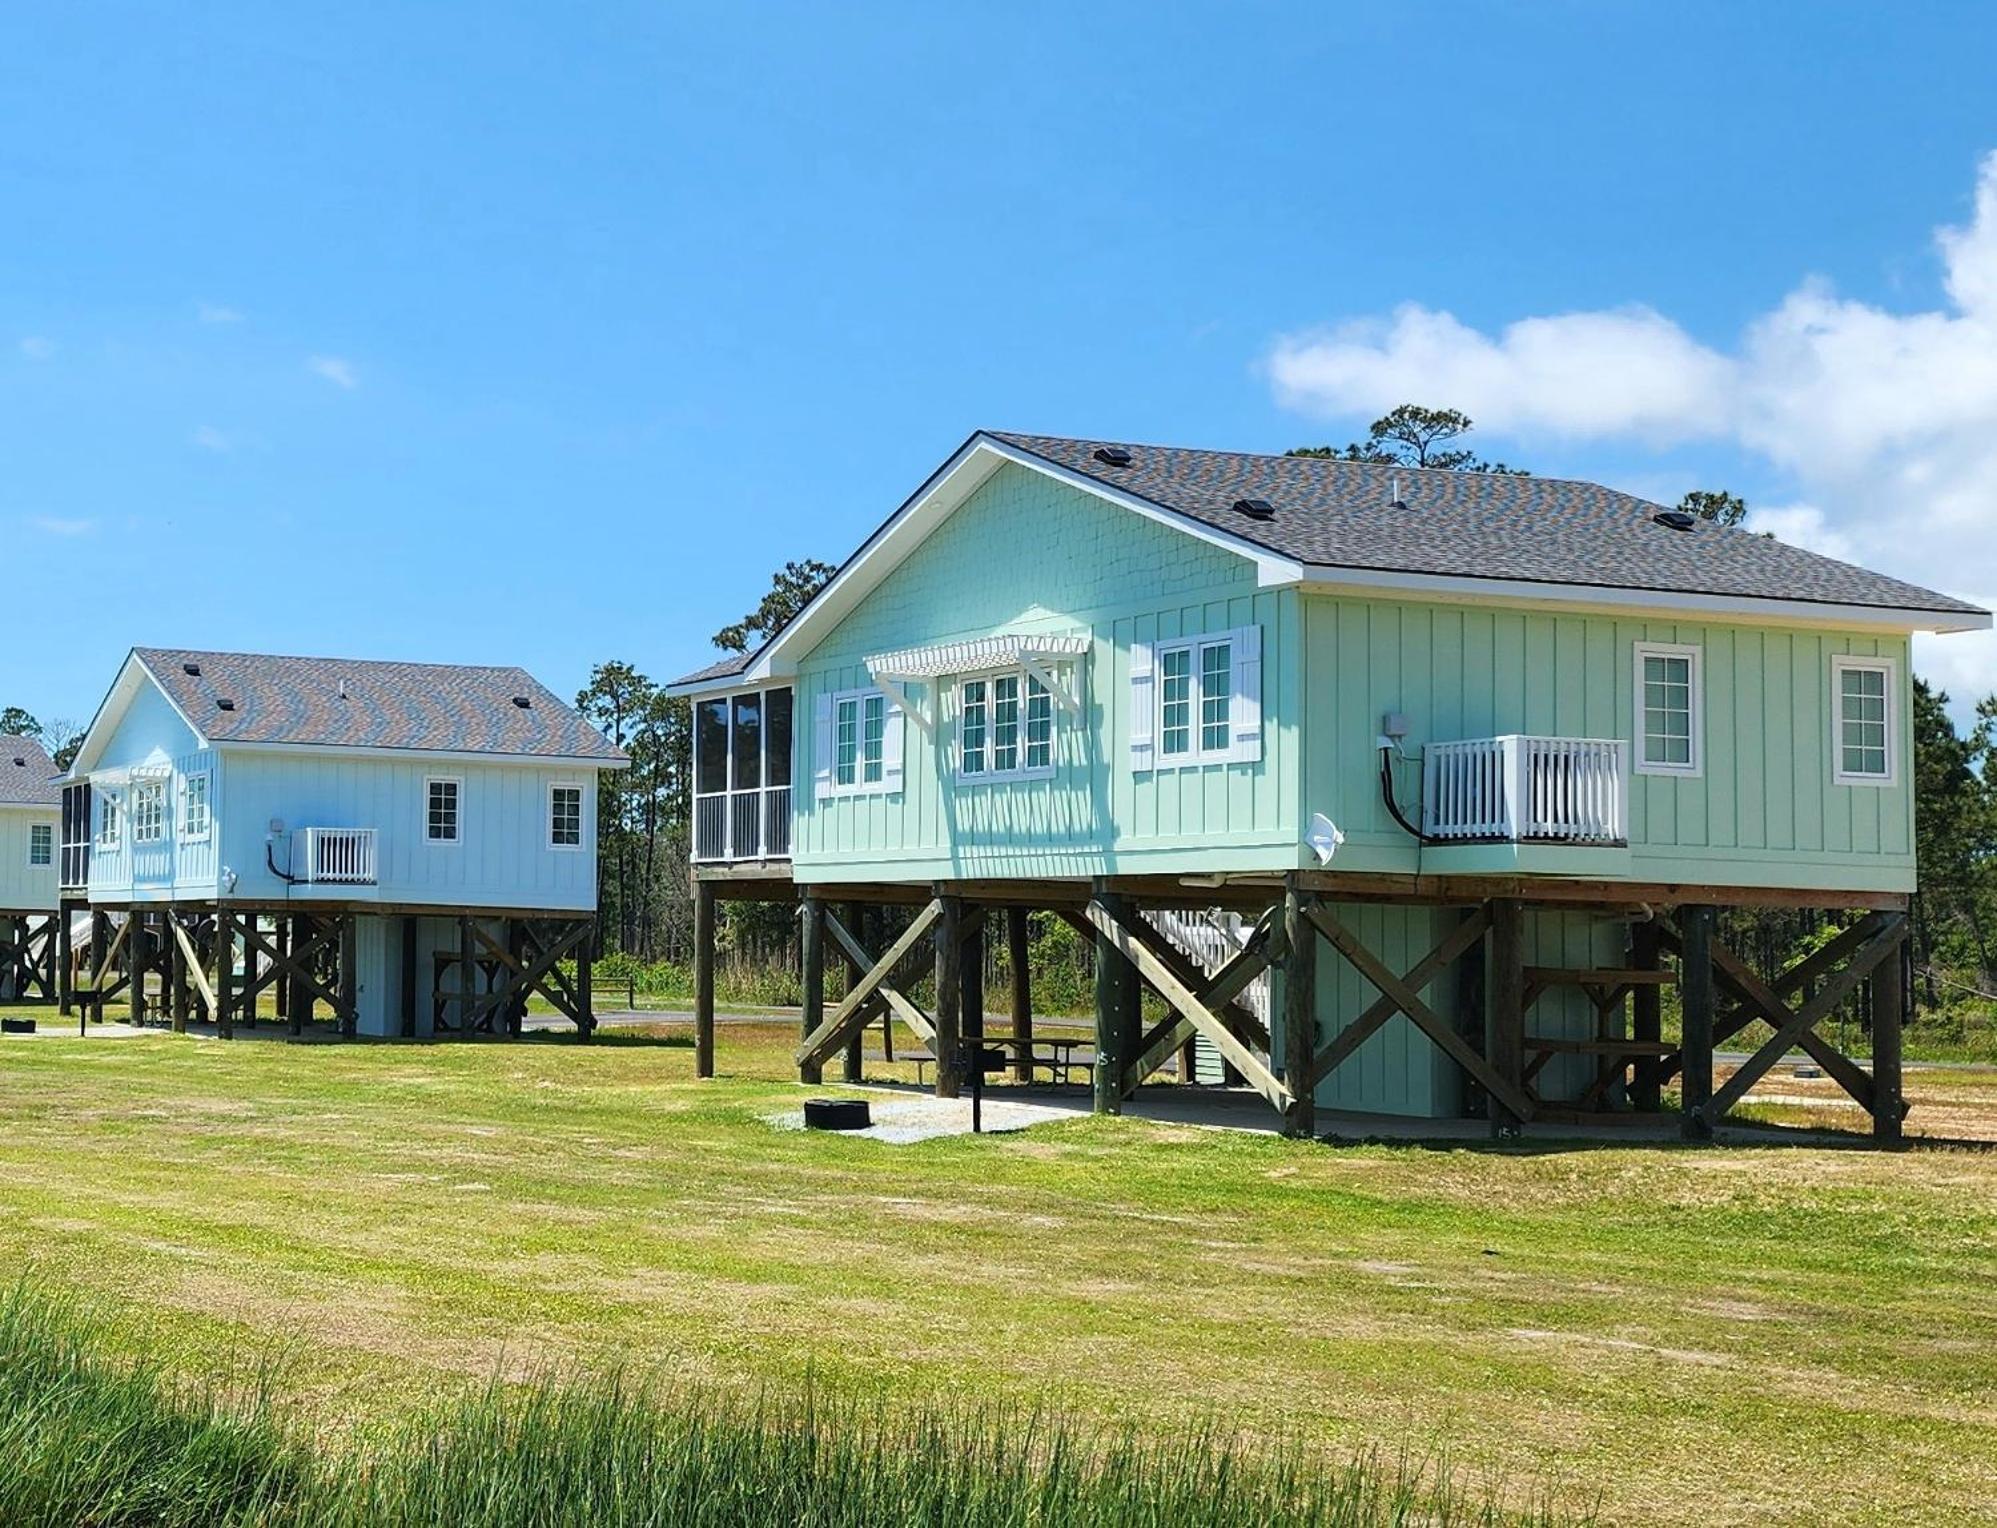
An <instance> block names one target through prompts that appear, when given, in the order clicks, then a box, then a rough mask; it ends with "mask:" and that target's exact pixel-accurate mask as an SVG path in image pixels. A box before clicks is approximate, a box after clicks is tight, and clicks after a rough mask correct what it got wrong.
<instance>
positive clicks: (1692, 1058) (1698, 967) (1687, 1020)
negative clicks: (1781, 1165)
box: [1678, 903, 1717, 1141]
mask: <svg viewBox="0 0 1997 1528" xmlns="http://www.w3.org/2000/svg"><path fill="white" fill-rule="evenodd" d="M1716 921H1717V916H1716V912H1715V910H1714V908H1712V907H1711V906H1710V905H1707V904H1703V903H1695V904H1691V905H1688V906H1685V907H1681V908H1680V909H1679V910H1678V932H1679V940H1680V954H1679V959H1680V963H1681V967H1682V969H1681V970H1680V972H1679V980H1678V1001H1679V1006H1680V1009H1681V1012H1682V1014H1683V1019H1682V1038H1681V1040H1680V1042H1679V1050H1680V1054H1681V1055H1682V1056H1683V1058H1684V1059H1683V1062H1682V1070H1681V1073H1680V1082H1679V1088H1680V1091H1681V1093H1682V1095H1683V1102H1684V1124H1683V1126H1682V1129H1683V1132H1684V1135H1685V1138H1686V1139H1687V1140H1691V1141H1707V1140H1711V1139H1712V1136H1713V1127H1712V1123H1711V1122H1710V1121H1709V1120H1708V1119H1707V1118H1706V1115H1705V1112H1704V1111H1705V1108H1706V1105H1707V1104H1709V1103H1710V1102H1712V1098H1713V1017H1714V1007H1715V1003H1716V993H1715V989H1714V985H1713V929H1714V924H1715V922H1716Z"/></svg>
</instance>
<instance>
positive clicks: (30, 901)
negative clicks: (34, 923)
mask: <svg viewBox="0 0 1997 1528" xmlns="http://www.w3.org/2000/svg"><path fill="white" fill-rule="evenodd" d="M60 819H61V812H60V811H59V810H58V809H57V808H55V807H52V806H47V807H44V806H0V912H10V913H24V912H35V911H38V910H41V909H44V908H45V909H47V910H49V911H51V912H53V911H54V910H55V905H56V863H55V862H56V860H57V858H58V855H57V853H56V852H55V850H54V849H53V848H52V849H51V852H50V854H49V863H48V864H46V865H31V864H29V863H28V849H29V843H30V840H31V839H32V837H33V830H34V828H35V825H36V824H38V823H39V824H40V825H41V826H43V827H45V828H47V829H48V830H49V841H50V843H51V845H53V844H54V843H55V841H56V839H57V838H58V837H59V836H60V835H59V832H58V824H59V822H60Z"/></svg>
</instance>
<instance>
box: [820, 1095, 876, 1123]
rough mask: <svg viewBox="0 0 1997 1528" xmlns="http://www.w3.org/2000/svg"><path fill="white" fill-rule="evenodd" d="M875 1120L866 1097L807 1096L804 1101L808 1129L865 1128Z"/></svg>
mask: <svg viewBox="0 0 1997 1528" xmlns="http://www.w3.org/2000/svg"><path fill="white" fill-rule="evenodd" d="M873 1122H874V1120H873V1116H872V1114H870V1113H869V1112H868V1110H867V1101H866V1099H864V1098H807V1099H806V1100H805V1101H804V1128H805V1129H807V1130H865V1129H866V1128H867V1127H868V1126H869V1125H871V1124H872V1123H873Z"/></svg>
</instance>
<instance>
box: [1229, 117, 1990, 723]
mask: <svg viewBox="0 0 1997 1528" xmlns="http://www.w3.org/2000/svg"><path fill="white" fill-rule="evenodd" d="M1936 246H1937V248H1938V250H1939V253H1940V256H1941V262H1942V274H1943V284H1944V289H1945V291H1946V294H1947V301H1946V302H1945V303H1944V304H1943V305H1942V306H1940V307H1938V308H1935V309H1932V310H1929V311H1925V312H1914V313H1897V312H1891V311H1888V310H1886V309H1884V308H1879V307H1875V306H1873V305H1871V304H1869V303H1862V302H1855V301H1852V300H1850V299H1847V298H1843V297H1840V296H1839V295H1838V294H1837V293H1836V292H1835V291H1834V290H1833V289H1832V288H1831V287H1830V286H1829V284H1827V283H1825V282H1823V281H1820V280H1815V279H1809V280H1804V281H1802V282H1800V283H1799V284H1798V286H1797V287H1796V289H1795V290H1794V291H1793V292H1791V293H1790V294H1789V295H1788V296H1787V297H1785V298H1784V299H1783V300H1782V301H1781V302H1779V303H1778V304H1777V305H1776V306H1775V307H1774V308H1772V309H1771V310H1770V311H1769V312H1767V313H1766V314H1764V315H1762V316H1761V317H1760V318H1758V319H1757V320H1755V321H1754V322H1753V323H1751V324H1750V325H1749V326H1748V327H1747V329H1746V332H1745V333H1743V334H1742V335H1741V336H1740V339H1739V341H1738V342H1737V343H1736V344H1735V345H1733V346H1731V347H1728V348H1724V349H1719V348H1714V347H1713V346H1710V345H1706V344H1702V343H1701V342H1699V341H1698V340H1696V339H1694V338H1693V337H1692V336H1691V335H1690V334H1688V333H1687V332H1686V331H1685V330H1684V329H1683V328H1681V327H1680V326H1679V325H1678V324H1677V323H1675V322H1674V321H1673V320H1671V319H1670V318H1668V317H1666V316H1664V315H1663V314H1660V313H1658V312H1656V311H1654V310H1652V309H1650V308H1644V307H1630V308H1620V309H1615V310H1612V311H1605V312H1592V313H1588V312H1583V313H1566V314H1558V315H1555V316H1551V317H1542V318H1525V319H1521V320H1520V321H1518V322H1516V323H1512V324H1508V325H1506V326H1505V327H1504V328H1503V329H1501V330H1499V331H1497V332H1495V333H1485V332H1482V331H1480V330H1477V329H1474V328H1471V327H1470V326H1468V325H1466V324H1464V323H1462V322H1460V321H1459V320H1458V319H1456V318H1455V317H1454V316H1452V315H1451V314H1448V313H1443V312H1438V311H1436V310H1433V309H1429V308H1424V307H1420V306H1417V305H1409V306H1405V307H1402V308H1400V309H1399V310H1397V311H1396V312H1394V313H1393V314H1391V315H1389V316H1388V317H1386V318H1384V319H1371V320H1360V321H1356V322H1346V323H1341V324H1337V325H1334V326H1333V327H1330V328H1328V329H1324V330H1320V331H1317V332H1314V333H1307V334H1300V335H1290V336H1285V337H1282V338H1280V339H1278V340H1277V341H1276V343H1275V345H1274V346H1273V347H1272V348H1271V351H1270V354H1269V358H1268V374H1269V379H1270V383H1271V386H1272V387H1273V389H1274V391H1275V394H1276V397H1277V399H1278V400H1279V401H1280V402H1282V403H1283V404H1285V405H1287V406H1289V407H1291V408H1295V409H1298V410H1300V411H1302V412H1305V413H1310V414H1315V415H1322V416H1330V417H1338V418H1345V417H1351V418H1356V419H1366V418H1371V417H1373V416H1374V415H1376V414H1379V413H1383V412H1385V411H1386V410H1387V409H1389V408H1391V407H1393V406H1394V405H1395V404H1398V403H1406V402H1419V403H1428V404H1433V405H1438V406H1448V407H1452V408H1460V409H1462V410H1463V411H1464V412H1465V413H1467V414H1469V415H1470V416H1471V417H1472V418H1474V419H1476V420H1477V422H1478V423H1479V424H1480V425H1483V426H1486V427H1488V428H1490V429H1491V430H1493V431H1496V432H1500V433H1504V434H1509V435H1514V436H1523V437H1527V438H1530V437H1532V436H1535V435H1537V436H1544V437H1555V438H1566V439H1586V440H1610V441H1613V440H1628V441H1633V442H1639V443H1643V444H1648V445H1666V444H1679V443H1688V442H1701V441H1706V442H1713V443H1716V444H1724V445H1730V446H1735V447H1739V448H1744V449H1745V450H1747V451H1749V452H1751V453H1753V454H1755V455H1758V456H1760V457H1762V458H1764V459H1766V460H1767V461H1768V462H1770V463H1772V464H1773V465H1775V466H1777V467H1778V468H1780V469H1781V470H1782V471H1783V472H1784V473H1786V474H1787V475H1788V477H1789V478H1790V479H1791V480H1792V481H1793V484H1794V487H1795V489H1796V490H1797V493H1798V499H1799V501H1798V502H1795V503H1791V504H1787V505H1780V506H1770V507H1767V508H1762V509H1758V510H1757V511H1756V512H1755V514H1754V515H1753V518H1752V524H1753V525H1754V527H1755V528H1756V529H1760V530H1768V531H1773V532H1774V533H1775V534H1777V535H1779V536H1781V537H1783V539H1785V540H1789V541H1794V542H1797V543H1799V544H1801V545H1804V546H1808V547H1811V548H1812V549H1814V550H1817V551H1821V552H1824V553H1826V554H1828V555H1831V556H1838V557H1844V558H1846V559H1848V560H1850V561H1854V562H1861V563H1864V564H1866V565H1868V566H1871V567H1876V568H1879V569H1881V570H1882V571H1886V572H1891V573H1893V574H1895V575H1896V576H1899V577H1903V578H1907V579H1911V580H1914V581H1916V582H1919V583H1923V584H1926V585H1929V586H1931V587H1933V588H1937V589H1942V590H1945V591H1947V592H1950V593H1955V594H1959V595H1961V596H1963V597H1965V598H1972V599H1973V598H1976V597H1977V591H1979V590H1981V591H1991V590H1997V535H1993V532H1997V153H1993V154H1991V155H1990V156H1989V157H1987V158H1986V159H1985V160H1984V161H1983V163H1982V165H1981V167H1980V171H1979V175H1978V179H1977V185H1976V193H1975V205H1974V209H1973V211H1972V213H1971V216H1970V219H1969V221H1968V222H1967V223H1966V224H1964V225H1963V226H1961V227H1948V228H1942V229H1940V230H1938V231H1937V233H1936ZM1711 486H1715V487H1718V486H1723V485H1721V484H1718V483H1715V484H1713V485H1711ZM1981 602H1982V603H1987V602H1988V601H1987V599H1986V600H1984V601H1981ZM1918 652H1919V654H1920V663H1921V665H1922V667H1923V668H1924V669H1928V670H1932V671H1934V672H1935V673H1936V675H1937V677H1938V678H1939V677H1941V674H1942V671H1943V670H1944V669H1946V670H1947V671H1949V673H1950V674H1951V675H1952V678H1951V681H1950V687H1951V688H1952V689H1954V690H1955V691H1956V693H1957V695H1958V698H1960V697H1962V696H1964V695H1968V694H1982V693H1986V692H1989V691H1992V690H1997V639H1991V640H1980V639H1976V638H1969V637H1951V638H1948V639H1945V640H1940V641H1924V642H1922V643H1921V644H1920V647H1919V649H1918Z"/></svg>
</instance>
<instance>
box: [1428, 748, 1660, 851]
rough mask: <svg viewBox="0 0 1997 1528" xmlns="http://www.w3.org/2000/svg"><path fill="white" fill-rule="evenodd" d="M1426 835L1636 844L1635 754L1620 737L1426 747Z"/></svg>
mask: <svg viewBox="0 0 1997 1528" xmlns="http://www.w3.org/2000/svg"><path fill="white" fill-rule="evenodd" d="M1422 831H1423V832H1424V833H1426V834H1428V835H1429V836H1430V837H1432V838H1440V839H1452V840H1459V841H1465V842H1474V841H1478V840H1483V841H1487V842H1488V841H1510V842H1515V843H1516V842H1522V841H1525V840H1541V841H1554V842H1560V843H1583V844H1619V843H1626V842H1627V841H1628V839H1629V760H1628V750H1627V749H1626V748H1625V747H1624V745H1623V743H1622V742H1621V741H1620V740H1619V739H1615V738H1572V737H1529V736H1526V735H1524V734H1520V733H1513V734H1509V735H1507V736H1504V737H1488V738H1467V739H1464V740H1462V741H1460V742H1448V743H1430V744H1427V745H1426V746H1425V747H1424V748H1423V749H1422Z"/></svg>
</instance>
